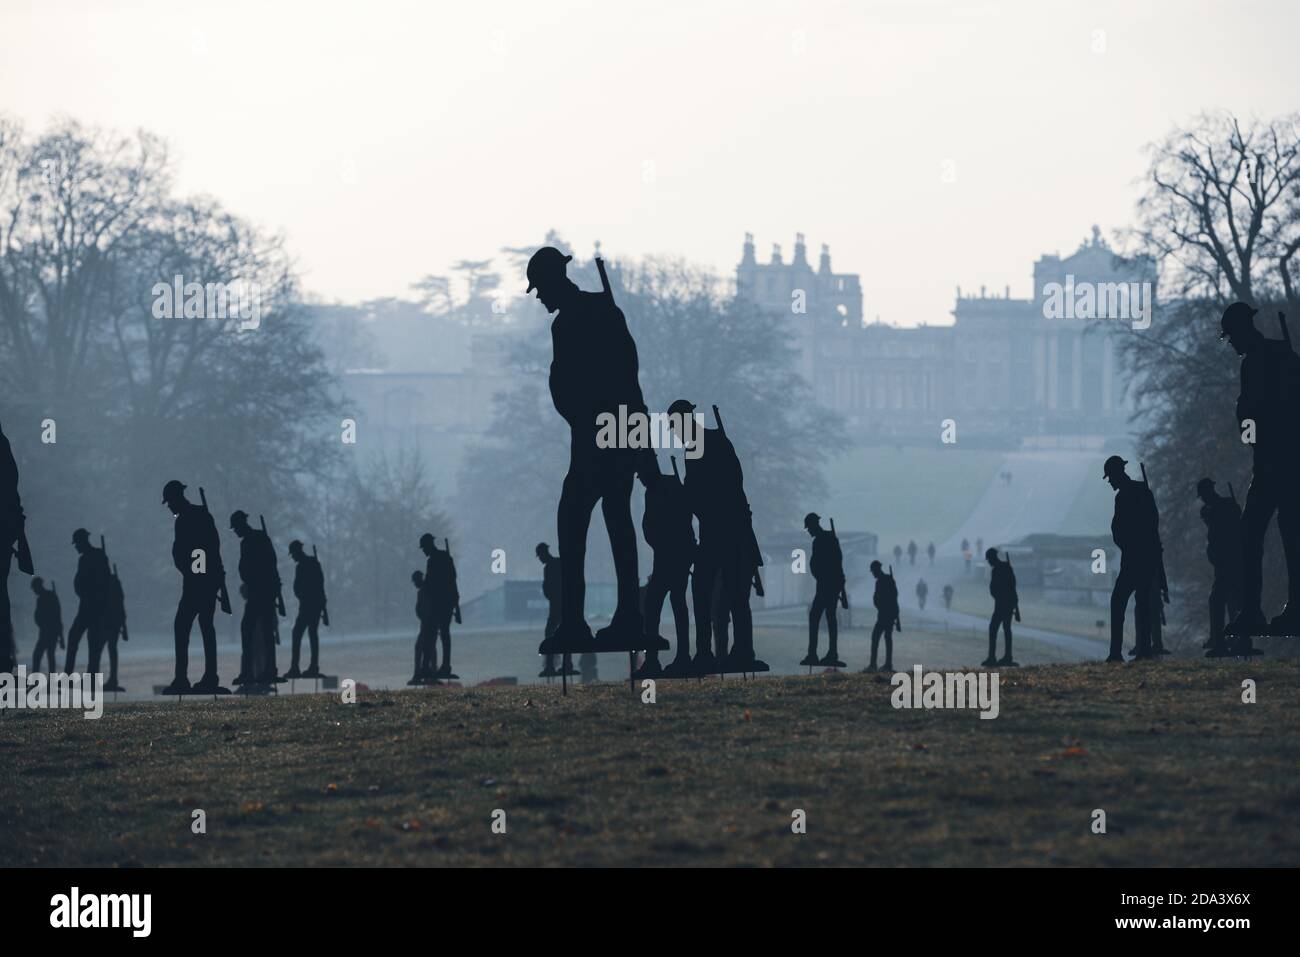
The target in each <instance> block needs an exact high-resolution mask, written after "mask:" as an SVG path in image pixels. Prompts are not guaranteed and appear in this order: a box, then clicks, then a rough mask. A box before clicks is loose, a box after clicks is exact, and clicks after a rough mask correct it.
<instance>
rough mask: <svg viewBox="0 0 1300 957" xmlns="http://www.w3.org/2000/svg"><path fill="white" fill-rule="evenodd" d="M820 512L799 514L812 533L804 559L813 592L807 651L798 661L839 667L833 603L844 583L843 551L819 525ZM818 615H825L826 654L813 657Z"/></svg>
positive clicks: (838, 632)
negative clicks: (813, 586) (812, 584)
mask: <svg viewBox="0 0 1300 957" xmlns="http://www.w3.org/2000/svg"><path fill="white" fill-rule="evenodd" d="M821 522H822V520H821V516H820V515H818V514H817V513H816V512H809V513H808V514H807V515H805V516H804V518H803V527H804V529H805V530H806V531H807V532H808V534H809V535H810V536H812V555H811V557H810V558H809V560H808V568H809V571H811V572H812V576H813V580H814V581H815V582H816V583H817V588H816V591H815V592H814V593H813V600H812V604H811V605H809V606H808V654H806V655H804V658H803V661H801V662H799V664H801V665H807V666H809V667H811V666H812V665H825V666H826V667H828V668H843V667H845V665H844V662H842V661H840V644H839V639H840V629H839V620H838V619H837V618H836V614H835V603H836V602H837V601H839V597H840V590H841V589H842V588H843V587H844V553H843V552H842V551H841V550H840V543H839V539H838V538H837V537H836V536H835V535H834V534H833V533H832V532H831V531H830V530H829V529H825V528H822V524H821ZM822 615H825V616H826V634H827V636H828V639H829V644H828V645H827V648H826V657H825V658H821V659H818V657H817V632H818V631H819V630H820V626H821V618H822Z"/></svg>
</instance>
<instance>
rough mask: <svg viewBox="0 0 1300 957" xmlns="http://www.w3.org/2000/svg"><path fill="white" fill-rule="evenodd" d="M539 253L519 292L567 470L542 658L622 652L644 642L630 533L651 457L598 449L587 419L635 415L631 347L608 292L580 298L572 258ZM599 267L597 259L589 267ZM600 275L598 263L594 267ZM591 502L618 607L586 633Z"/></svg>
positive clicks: (637, 397)
mask: <svg viewBox="0 0 1300 957" xmlns="http://www.w3.org/2000/svg"><path fill="white" fill-rule="evenodd" d="M572 258H573V257H572V256H567V255H565V254H563V253H561V252H560V251H559V250H558V249H555V248H554V247H552V246H544V247H542V248H541V249H539V250H538V251H537V252H536V253H534V254H533V256H532V258H531V259H530V260H529V262H528V289H527V291H528V292H532V291H533V290H536V291H537V298H538V300H539V301H540V302H541V303H542V305H543V306H544V307H545V308H546V311H547V312H550V313H554V314H556V315H555V319H554V320H553V321H552V323H551V343H552V346H553V358H552V361H551V371H550V388H551V399H552V401H553V402H554V404H555V410H556V411H557V412H559V413H560V415H561V416H563V418H564V420H565V421H566V422H567V423H568V424H569V435H570V441H569V471H568V474H567V475H566V476H565V478H564V487H563V490H562V491H561V494H560V505H559V510H558V515H557V526H558V537H559V548H560V563H561V568H562V574H561V576H560V588H561V596H560V622H559V624H558V625H557V626H556V629H555V632H554V633H553V634H552V635H551V636H550V637H549V638H546V639H545V640H543V642H542V646H541V648H539V652H540V653H541V654H543V655H547V654H555V653H562V652H565V651H569V652H575V651H596V650H610V651H632V650H636V649H638V648H639V647H640V646H641V645H642V643H643V640H644V635H643V631H642V623H641V612H640V608H639V602H638V588H639V585H640V579H639V577H638V572H637V544H636V529H635V527H634V526H633V524H632V508H631V497H632V482H633V478H634V476H635V473H636V472H638V471H647V470H648V469H650V468H652V467H653V468H657V466H654V464H653V459H654V453H653V451H652V450H650V449H648V448H646V449H632V448H624V447H622V443H616V445H615V447H612V448H599V447H597V444H596V436H597V432H598V431H599V429H598V426H597V421H596V420H597V417H598V416H600V415H601V414H602V413H609V414H612V415H614V416H615V417H616V418H617V417H618V416H619V412H620V407H623V408H624V409H625V413H626V414H631V413H645V412H646V404H645V400H644V399H643V397H642V394H641V384H640V382H639V381H638V379H637V367H638V360H637V352H636V343H635V342H634V341H633V340H632V334H631V333H630V332H629V331H628V327H627V320H626V319H625V318H624V316H623V313H622V311H621V310H620V309H619V308H618V306H617V305H615V303H614V298H613V295H612V294H611V293H609V292H602V293H590V292H583V291H582V290H581V289H579V288H578V287H577V286H576V285H574V283H573V282H572V280H570V279H569V278H568V276H567V275H566V274H565V270H566V264H567V263H568V262H569V261H570V260H571V259H572ZM598 263H599V261H598ZM600 268H601V270H602V276H603V270H604V267H603V265H601V266H600ZM597 502H599V503H600V506H601V512H602V514H603V515H604V519H605V527H606V529H607V530H608V532H609V542H610V548H611V550H612V552H613V558H614V571H615V574H616V576H617V579H618V586H617V587H618V602H617V606H616V607H615V610H614V616H613V619H612V620H611V621H610V623H609V625H607V626H606V627H605V628H602V629H601V630H600V632H599V634H597V635H596V636H595V639H594V641H593V637H592V634H591V629H590V627H589V626H588V625H587V621H586V613H585V606H586V577H585V564H586V558H587V530H588V528H589V527H590V524H591V512H592V509H594V508H595V507H596V503H597Z"/></svg>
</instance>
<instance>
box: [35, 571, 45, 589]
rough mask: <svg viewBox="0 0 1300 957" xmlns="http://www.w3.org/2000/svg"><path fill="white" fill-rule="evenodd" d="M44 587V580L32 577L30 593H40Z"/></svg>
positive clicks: (37, 576)
mask: <svg viewBox="0 0 1300 957" xmlns="http://www.w3.org/2000/svg"><path fill="white" fill-rule="evenodd" d="M44 587H45V579H44V578H42V577H41V576H40V575H35V576H33V578H32V591H40V590H41V589H42V588H44Z"/></svg>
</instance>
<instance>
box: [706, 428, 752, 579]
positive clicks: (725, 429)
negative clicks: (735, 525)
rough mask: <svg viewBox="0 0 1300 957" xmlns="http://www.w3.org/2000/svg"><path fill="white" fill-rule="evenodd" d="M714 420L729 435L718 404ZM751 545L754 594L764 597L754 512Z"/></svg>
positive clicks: (724, 435) (750, 535)
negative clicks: (759, 571)
mask: <svg viewBox="0 0 1300 957" xmlns="http://www.w3.org/2000/svg"><path fill="white" fill-rule="evenodd" d="M713 421H714V422H717V423H718V431H719V432H721V433H722V437H723V438H724V439H725V438H726V437H727V427H726V426H725V425H723V424H722V413H721V412H719V411H718V407H717V406H716V405H715V406H714V407H713ZM749 547H750V551H751V553H752V556H753V559H754V580H753V584H754V594H755V595H757V596H758V597H759V598H762V597H764V591H763V579H762V576H760V575H759V573H758V570H759V569H760V568H762V567H763V552H762V550H760V549H759V547H758V536H756V535H755V534H754V513H753V512H750V514H749Z"/></svg>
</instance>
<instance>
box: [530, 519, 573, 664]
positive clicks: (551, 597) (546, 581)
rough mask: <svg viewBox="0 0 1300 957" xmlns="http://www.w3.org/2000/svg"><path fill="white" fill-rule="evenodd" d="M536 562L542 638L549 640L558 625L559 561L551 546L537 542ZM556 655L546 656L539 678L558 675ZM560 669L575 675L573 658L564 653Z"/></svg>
mask: <svg viewBox="0 0 1300 957" xmlns="http://www.w3.org/2000/svg"><path fill="white" fill-rule="evenodd" d="M535 553H536V555H537V560H538V561H539V562H541V563H542V597H543V598H545V599H546V627H545V629H544V630H543V633H542V637H543V638H549V637H551V635H553V634H555V629H556V628H558V627H559V625H560V560H559V559H558V558H557V557H556V556H554V555H552V554H551V546H550V545H547V544H546V543H545V542H538V543H537V548H536V550H535ZM556 657H557V656H556V655H547V656H546V663H545V666H544V667H543V668H542V670H541V672H540V673H539V674H538V675H537V677H539V678H554V677H556V676H557V675H559V674H560V672H559V671H556V670H555V659H556ZM560 667H561V668H563V669H564V671H565V673H567V674H576V673H577V672H576V671H575V670H574V667H573V657H572V656H571V655H570V654H569V653H568V652H567V651H566V652H565V653H564V657H563V659H562V661H561V663H560Z"/></svg>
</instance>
